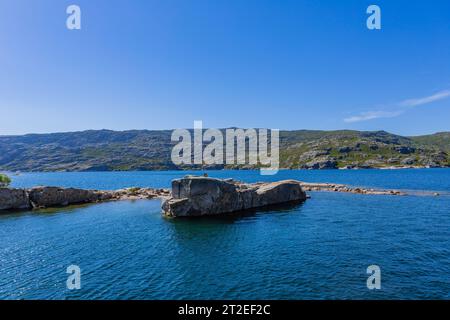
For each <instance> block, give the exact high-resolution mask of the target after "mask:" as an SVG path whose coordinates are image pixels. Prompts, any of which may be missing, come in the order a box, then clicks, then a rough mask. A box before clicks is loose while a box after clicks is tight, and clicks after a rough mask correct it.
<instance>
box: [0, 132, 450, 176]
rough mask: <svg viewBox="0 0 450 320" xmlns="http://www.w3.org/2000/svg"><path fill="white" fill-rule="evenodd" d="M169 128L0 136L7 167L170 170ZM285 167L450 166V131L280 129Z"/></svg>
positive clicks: (1, 160)
mask: <svg viewBox="0 0 450 320" xmlns="http://www.w3.org/2000/svg"><path fill="white" fill-rule="evenodd" d="M170 136H171V131H170V130H163V131H150V130H131V131H122V132H118V131H110V130H90V131H82V132H69V133H53V134H29V135H23V136H0V170H3V171H110V170H168V169H183V168H178V167H176V166H175V165H174V164H173V163H172V162H171V160H170V154H171V150H172V147H173V145H174V144H175V143H173V142H171V141H170ZM280 143H281V150H280V161H281V167H282V168H292V169H294V168H306V169H336V168H379V167H391V166H395V167H401V166H428V167H439V166H450V156H449V153H450V133H448V132H446V133H437V134H433V135H426V136H419V137H403V136H398V135H394V134H390V133H388V132H385V131H375V132H364V131H351V130H340V131H313V130H297V131H281V132H280Z"/></svg>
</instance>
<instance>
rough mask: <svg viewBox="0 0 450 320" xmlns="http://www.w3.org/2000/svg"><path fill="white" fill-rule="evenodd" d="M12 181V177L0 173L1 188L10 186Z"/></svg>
mask: <svg viewBox="0 0 450 320" xmlns="http://www.w3.org/2000/svg"><path fill="white" fill-rule="evenodd" d="M10 183H11V179H10V178H9V177H8V176H7V175H5V174H1V173H0V188H5V187H7V186H9V184H10Z"/></svg>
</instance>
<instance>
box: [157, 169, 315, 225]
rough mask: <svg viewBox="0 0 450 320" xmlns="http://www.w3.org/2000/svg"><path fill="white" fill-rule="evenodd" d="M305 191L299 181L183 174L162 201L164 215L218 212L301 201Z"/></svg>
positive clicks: (193, 214)
mask: <svg viewBox="0 0 450 320" xmlns="http://www.w3.org/2000/svg"><path fill="white" fill-rule="evenodd" d="M304 200H306V193H305V192H304V191H303V190H302V187H301V185H300V182H299V181H296V180H284V181H279V182H270V183H254V184H245V183H241V182H238V181H235V180H232V179H226V180H220V179H214V178H208V177H198V176H186V177H184V178H182V179H177V180H173V181H172V197H170V198H168V199H166V200H164V202H163V203H162V209H163V212H164V214H165V215H166V216H170V217H191V216H204V215H218V214H226V213H233V212H239V211H245V210H249V209H255V208H262V207H267V206H270V205H276V204H286V203H291V202H301V201H304Z"/></svg>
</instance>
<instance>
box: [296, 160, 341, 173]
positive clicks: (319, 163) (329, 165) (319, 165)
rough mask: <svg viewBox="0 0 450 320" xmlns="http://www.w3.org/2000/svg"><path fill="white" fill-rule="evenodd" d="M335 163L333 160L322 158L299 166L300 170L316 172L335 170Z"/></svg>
mask: <svg viewBox="0 0 450 320" xmlns="http://www.w3.org/2000/svg"><path fill="white" fill-rule="evenodd" d="M336 168H337V161H336V159H335V158H331V157H322V158H318V159H315V160H312V161H310V162H307V163H305V164H304V165H302V166H301V169H309V170H317V169H336Z"/></svg>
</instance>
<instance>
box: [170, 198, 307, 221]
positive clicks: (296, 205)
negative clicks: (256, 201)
mask: <svg viewBox="0 0 450 320" xmlns="http://www.w3.org/2000/svg"><path fill="white" fill-rule="evenodd" d="M304 203H305V201H304V200H301V201H291V202H288V203H284V204H275V205H269V206H264V207H259V208H253V209H248V210H243V211H236V212H232V213H225V214H216V215H204V216H192V217H176V218H172V217H165V218H166V220H167V221H168V222H170V223H174V224H176V223H183V224H184V223H186V222H206V223H214V222H217V223H235V222H238V221H240V220H243V219H248V218H254V217H256V216H258V215H261V214H280V213H288V212H294V211H295V212H298V210H299V209H300V208H301V207H302V206H303V204H304Z"/></svg>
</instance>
